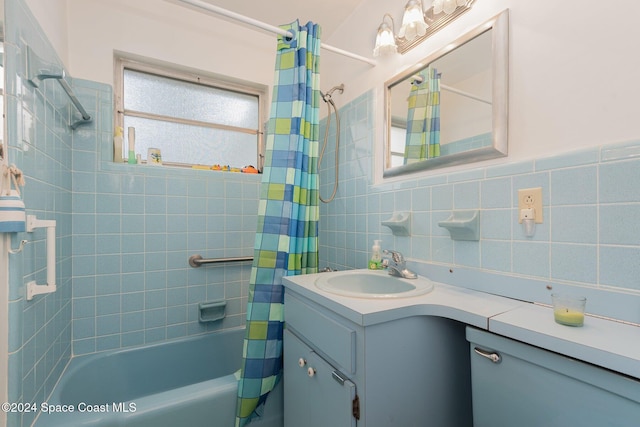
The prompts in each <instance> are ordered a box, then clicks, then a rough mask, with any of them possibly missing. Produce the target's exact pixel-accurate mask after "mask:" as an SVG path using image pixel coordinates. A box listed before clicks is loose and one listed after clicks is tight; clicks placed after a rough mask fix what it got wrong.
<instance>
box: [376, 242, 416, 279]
mask: <svg viewBox="0 0 640 427" xmlns="http://www.w3.org/2000/svg"><path fill="white" fill-rule="evenodd" d="M382 255H383V256H384V258H385V259H387V260H388V265H387V267H388V268H389V274H390V275H391V276H396V277H402V278H403V279H416V278H417V277H418V275H417V274H416V273H414V272H413V271H411V270H408V269H407V262H406V261H405V259H404V256H403V255H402V254H401V253H400V252H398V251H391V250H388V249H385V250H384V251H382Z"/></svg>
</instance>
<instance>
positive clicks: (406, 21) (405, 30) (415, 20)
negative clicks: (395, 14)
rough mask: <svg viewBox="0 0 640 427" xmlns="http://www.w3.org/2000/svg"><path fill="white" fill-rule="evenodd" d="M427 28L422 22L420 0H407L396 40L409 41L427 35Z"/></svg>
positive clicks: (422, 14) (422, 13) (422, 12)
mask: <svg viewBox="0 0 640 427" xmlns="http://www.w3.org/2000/svg"><path fill="white" fill-rule="evenodd" d="M454 1H456V0H454ZM427 27H429V26H428V25H427V23H426V22H424V10H423V8H422V0H409V2H408V3H407V5H406V6H405V7H404V15H403V16H402V27H400V31H398V38H401V39H405V40H407V41H411V40H414V39H415V38H416V37H422V36H424V35H425V34H426V33H427Z"/></svg>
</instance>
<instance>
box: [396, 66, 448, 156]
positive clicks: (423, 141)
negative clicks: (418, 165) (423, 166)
mask: <svg viewBox="0 0 640 427" xmlns="http://www.w3.org/2000/svg"><path fill="white" fill-rule="evenodd" d="M440 75H441V74H440V73H438V70H437V69H435V68H433V67H429V68H427V69H426V70H424V71H422V72H421V73H419V74H418V78H417V79H415V80H414V81H413V83H412V85H411V92H410V94H409V109H408V111H407V136H406V143H405V150H404V163H405V164H409V163H413V162H417V161H419V160H424V159H429V158H433V157H438V156H440Z"/></svg>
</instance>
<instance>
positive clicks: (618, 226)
mask: <svg viewBox="0 0 640 427" xmlns="http://www.w3.org/2000/svg"><path fill="white" fill-rule="evenodd" d="M638 215H640V204H616V205H600V224H599V225H600V243H603V244H617V245H634V246H640V222H639V221H638V218H639V216H638Z"/></svg>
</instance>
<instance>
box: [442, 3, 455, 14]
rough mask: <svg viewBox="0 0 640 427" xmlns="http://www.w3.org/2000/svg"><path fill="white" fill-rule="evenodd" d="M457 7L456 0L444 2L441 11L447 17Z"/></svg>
mask: <svg viewBox="0 0 640 427" xmlns="http://www.w3.org/2000/svg"><path fill="white" fill-rule="evenodd" d="M457 7H458V5H457V3H456V0H444V5H443V9H444V13H446V14H447V15H449V14H451V13H453V11H455V10H456V8H457Z"/></svg>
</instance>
